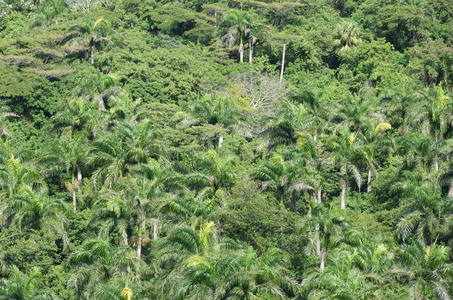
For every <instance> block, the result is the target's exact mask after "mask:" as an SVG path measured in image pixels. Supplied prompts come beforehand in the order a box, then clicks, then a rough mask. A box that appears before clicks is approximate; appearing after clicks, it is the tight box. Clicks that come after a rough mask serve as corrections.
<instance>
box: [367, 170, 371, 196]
mask: <svg viewBox="0 0 453 300" xmlns="http://www.w3.org/2000/svg"><path fill="white" fill-rule="evenodd" d="M366 192H367V193H368V194H370V193H371V169H369V170H368V180H367V187H366Z"/></svg>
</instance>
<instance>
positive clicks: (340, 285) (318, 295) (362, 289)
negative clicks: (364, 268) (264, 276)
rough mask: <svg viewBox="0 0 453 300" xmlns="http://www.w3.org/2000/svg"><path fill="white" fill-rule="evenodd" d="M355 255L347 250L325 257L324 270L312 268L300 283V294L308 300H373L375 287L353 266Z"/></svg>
mask: <svg viewBox="0 0 453 300" xmlns="http://www.w3.org/2000/svg"><path fill="white" fill-rule="evenodd" d="M355 260H356V254H355V253H354V252H350V251H347V250H342V251H335V252H332V253H330V254H329V255H328V256H327V266H326V267H325V269H318V268H312V269H309V270H308V271H307V274H306V276H305V278H304V280H303V281H302V284H301V285H302V294H303V295H304V296H307V297H308V298H310V299H312V298H313V299H328V298H329V299H330V298H334V299H351V300H352V299H373V298H377V297H376V293H375V292H376V290H377V286H376V285H375V284H373V283H372V282H370V281H369V280H367V278H366V276H365V275H364V274H362V272H361V271H360V269H358V268H357V267H356V266H355Z"/></svg>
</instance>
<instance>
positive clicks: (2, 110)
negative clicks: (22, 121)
mask: <svg viewBox="0 0 453 300" xmlns="http://www.w3.org/2000/svg"><path fill="white" fill-rule="evenodd" d="M10 117H17V115H16V114H15V113H12V112H11V111H10V109H9V108H8V106H6V105H5V104H4V103H2V104H1V107H0V136H2V135H3V136H8V135H9V134H10V133H9V131H8V130H7V129H6V127H5V125H4V123H3V122H4V120H6V119H7V118H10Z"/></svg>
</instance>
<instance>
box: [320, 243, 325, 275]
mask: <svg viewBox="0 0 453 300" xmlns="http://www.w3.org/2000/svg"><path fill="white" fill-rule="evenodd" d="M326 255H327V249H326V247H324V248H322V252H321V264H320V265H319V269H321V271H322V270H324V263H325V260H326Z"/></svg>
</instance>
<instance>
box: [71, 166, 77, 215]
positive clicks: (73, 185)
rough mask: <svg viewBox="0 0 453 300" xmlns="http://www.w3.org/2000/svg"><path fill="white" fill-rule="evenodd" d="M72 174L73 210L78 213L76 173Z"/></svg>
mask: <svg viewBox="0 0 453 300" xmlns="http://www.w3.org/2000/svg"><path fill="white" fill-rule="evenodd" d="M71 173H72V209H73V210H74V211H76V209H77V208H76V207H77V195H76V185H75V177H74V172H71Z"/></svg>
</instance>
